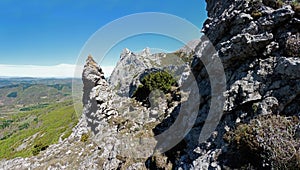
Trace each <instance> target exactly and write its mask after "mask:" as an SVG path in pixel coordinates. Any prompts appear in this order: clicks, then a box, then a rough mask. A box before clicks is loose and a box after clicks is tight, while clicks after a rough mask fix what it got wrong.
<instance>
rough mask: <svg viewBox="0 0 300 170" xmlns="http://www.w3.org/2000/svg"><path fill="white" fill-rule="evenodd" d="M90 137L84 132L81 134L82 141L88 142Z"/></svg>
mask: <svg viewBox="0 0 300 170" xmlns="http://www.w3.org/2000/svg"><path fill="white" fill-rule="evenodd" d="M88 139H89V134H87V133H84V134H82V135H81V138H80V141H81V142H87V141H88Z"/></svg>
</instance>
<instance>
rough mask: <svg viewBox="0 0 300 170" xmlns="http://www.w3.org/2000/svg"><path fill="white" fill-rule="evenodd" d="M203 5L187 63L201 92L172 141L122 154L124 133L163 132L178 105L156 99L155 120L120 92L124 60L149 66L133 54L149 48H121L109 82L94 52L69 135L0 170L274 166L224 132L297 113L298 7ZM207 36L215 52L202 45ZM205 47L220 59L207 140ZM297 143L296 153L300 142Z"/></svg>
mask: <svg viewBox="0 0 300 170" xmlns="http://www.w3.org/2000/svg"><path fill="white" fill-rule="evenodd" d="M207 11H208V17H209V18H208V19H207V21H206V22H205V24H204V27H203V32H204V34H205V36H206V37H207V38H206V37H203V38H202V39H201V41H200V42H199V44H198V45H197V46H196V47H195V50H193V52H192V54H189V55H191V56H193V60H192V62H191V67H192V71H193V75H194V77H195V79H196V81H197V84H198V86H199V94H200V95H201V100H200V101H201V103H200V107H199V108H200V109H199V112H198V116H197V118H196V121H195V124H194V125H193V128H192V129H191V131H190V132H189V133H188V134H187V135H186V136H185V138H184V139H183V140H182V141H181V142H180V143H179V144H178V145H176V146H175V147H173V148H172V149H171V150H169V151H167V152H166V153H164V154H161V153H156V152H154V153H153V155H152V156H151V157H142V158H141V157H135V156H132V153H130V149H128V151H129V154H127V155H126V154H125V155H124V153H127V152H123V150H120V147H119V146H121V149H122V148H123V149H124V148H130V146H127V145H131V144H135V143H134V142H132V140H131V141H130V140H129V142H124V139H125V140H127V139H132V138H130V137H126V136H135V137H138V138H139V139H140V137H141V136H142V137H149V136H154V135H156V134H155V133H161V132H163V131H165V129H166V128H168V127H170V126H171V124H172V123H173V122H174V120H175V119H176V118H177V116H178V115H177V114H178V107H176V106H178V105H180V103H179V102H175V103H174V106H173V107H170V108H168V106H167V104H163V103H162V104H161V107H162V108H159V109H158V110H156V111H157V112H160V111H162V110H163V112H162V113H161V115H163V116H161V117H160V118H159V119H157V118H158V117H155V118H151V117H150V115H151V114H152V115H157V113H156V114H153V113H151V112H153V109H149V108H147V107H144V106H142V104H141V103H139V102H136V101H135V100H134V99H130V98H126V96H127V95H128V96H129V91H130V89H129V88H130V84H132V80H135V79H134V78H131V77H130V76H134V74H130V75H129V74H128V72H129V70H130V65H127V64H128V62H129V63H132V62H133V61H136V62H133V63H135V64H136V65H138V66H139V67H134V68H135V69H137V70H136V71H137V72H144V70H145V69H147V68H148V67H153V65H148V66H147V62H139V60H138V59H137V58H136V56H138V58H139V59H141V56H144V57H145V56H149V52H148V51H147V50H145V51H144V52H143V53H142V54H140V55H135V54H133V53H132V52H130V51H129V50H124V52H123V53H122V55H121V59H120V62H119V64H118V66H120V67H119V73H118V69H117V70H115V71H114V73H113V74H112V77H111V79H110V81H109V82H110V83H111V84H113V85H114V87H110V86H109V83H108V82H107V81H106V80H105V79H104V76H103V72H102V70H101V68H99V67H98V65H97V64H96V62H95V61H94V60H93V59H92V57H89V58H88V59H87V64H86V65H85V68H84V71H83V82H84V96H83V103H84V114H83V116H82V118H81V120H80V122H79V124H78V125H77V126H76V127H75V128H74V130H73V133H72V134H71V136H70V137H69V138H68V139H66V140H64V141H61V142H60V143H59V144H57V145H53V146H50V147H49V148H48V149H47V150H46V151H45V152H42V153H41V154H40V155H38V156H36V157H32V158H17V159H13V160H8V161H1V162H0V169H1V168H2V169H27V168H32V169H40V168H42V169H43V168H44V169H70V168H72V169H74V168H75V169H234V168H236V169H240V168H242V167H243V168H246V169H247V168H248V169H259V168H265V169H272V168H273V169H276V167H274V166H272V165H273V164H272V163H270V162H268V160H259V159H261V158H257V159H258V161H257V160H254V161H253V160H252V161H251V160H247V158H245V157H243V155H242V154H240V153H239V152H240V151H239V150H238V149H237V148H235V147H233V146H232V145H231V144H230V143H228V142H227V141H226V140H225V139H224V136H226V134H227V133H229V132H235V129H237V128H238V126H239V125H241V124H248V123H249V122H251V123H250V124H253V123H252V122H253V121H256V117H259V116H263V115H268V116H272V115H276V116H279V117H283V118H285V117H290V116H293V117H296V118H297V117H299V116H300V105H299V102H300V98H299V96H300V77H299V74H298V73H299V72H300V59H299V49H298V46H299V42H300V41H299V40H300V38H299V36H300V35H299V23H300V22H299V21H300V20H299V10H297V8H296V7H295V5H292V3H291V1H283V3H282V4H281V5H280V4H278V3H277V1H275V0H274V1H272V0H263V1H258V0H257V1H256V0H254V1H247V0H237V1H229V0H224V1H219V0H209V1H208V0H207ZM210 42H211V43H212V44H213V46H214V47H215V50H216V51H215V50H210V48H211V46H207V44H209V43H210ZM207 54H209V56H215V55H216V54H217V55H218V56H219V57H220V59H221V61H222V63H223V66H224V72H225V75H226V91H225V92H224V97H225V103H224V107H223V114H222V119H221V120H220V122H219V123H218V127H217V128H216V130H215V131H214V132H213V133H212V134H211V136H210V138H209V139H208V140H207V141H205V142H203V143H199V142H198V137H199V134H200V132H201V130H202V128H203V125H204V124H205V122H206V118H207V116H208V113H209V109H211V108H210V107H211V106H210V102H211V98H212V96H211V89H212V88H211V87H210V86H211V81H210V79H209V78H210V77H209V75H208V73H207V70H206V65H204V63H203V62H202V60H203V56H205V55H207ZM126 63H127V64H126ZM149 63H150V64H151V62H150V60H149V62H148V64H149ZM140 68H142V69H141V70H138V69H140ZM120 70H125V71H124V73H121V72H120ZM122 74H125V75H122ZM119 76H125V77H128V79H127V80H126V81H125V82H122V83H121V85H125V86H122V87H121V86H120V87H118V83H117V82H118V81H119V80H120V79H119ZM116 86H117V87H118V88H117V89H114V88H115V87H116ZM201 87H202V88H201ZM203 87H204V88H203ZM114 90H118V93H117V94H115V93H113V91H114ZM120 94H121V95H120ZM122 95H124V96H125V98H126V99H125V98H124V96H122ZM162 101H163V100H162ZM181 102H182V103H183V102H184V101H181ZM163 107H164V109H163ZM165 110H168V111H165ZM141 115H143V116H141ZM276 116H275V117H276ZM283 118H281V119H279V120H284V119H283ZM296 118H295V120H296V125H299V120H297V119H296ZM257 121H258V122H262V121H263V120H262V119H258V120H257ZM256 124H258V126H259V124H260V123H256ZM89 129H91V130H89ZM93 132H95V134H96V135H93ZM294 133H295V134H297V133H296V132H294ZM83 134H88V135H89V136H90V137H89V138H88V139H87V141H85V142H83V141H81V139H82V136H83ZM124 135H125V138H124ZM293 138H296V139H297V137H296V136H295V137H294V136H293ZM274 139H275V138H274ZM133 141H134V140H133ZM154 142H157V141H154ZM133 146H135V145H133ZM141 149H145V148H141ZM152 149H153V148H152ZM295 149H296V151H298V152H299V147H298V148H297V147H295ZM141 152H142V151H141ZM149 152H150V153H151V151H149ZM232 153H233V154H232ZM130 155H131V156H130ZM233 159H236V161H233ZM287 161H289V160H287ZM255 163H257V164H255Z"/></svg>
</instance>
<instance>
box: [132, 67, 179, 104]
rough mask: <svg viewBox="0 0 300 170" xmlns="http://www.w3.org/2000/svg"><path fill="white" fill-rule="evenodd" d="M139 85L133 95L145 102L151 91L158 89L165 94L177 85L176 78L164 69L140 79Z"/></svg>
mask: <svg viewBox="0 0 300 170" xmlns="http://www.w3.org/2000/svg"><path fill="white" fill-rule="evenodd" d="M141 83H142V84H141V85H139V87H138V88H137V90H136V91H135V92H134V95H133V97H135V98H136V99H137V100H138V101H143V102H145V101H146V100H148V96H149V94H150V93H151V91H154V90H159V91H162V92H163V93H165V94H167V93H170V92H172V87H174V86H177V82H176V80H175V79H174V78H173V77H172V75H170V74H169V73H167V72H165V71H157V72H152V73H150V74H148V75H146V76H145V77H143V78H142V80H141Z"/></svg>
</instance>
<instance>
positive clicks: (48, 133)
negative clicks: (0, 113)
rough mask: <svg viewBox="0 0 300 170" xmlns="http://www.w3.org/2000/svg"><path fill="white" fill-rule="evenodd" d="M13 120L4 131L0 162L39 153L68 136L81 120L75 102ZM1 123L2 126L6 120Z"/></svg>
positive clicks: (26, 113) (16, 115)
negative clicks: (0, 160) (75, 108)
mask: <svg viewBox="0 0 300 170" xmlns="http://www.w3.org/2000/svg"><path fill="white" fill-rule="evenodd" d="M10 120H11V121H12V123H11V124H10V125H9V127H6V128H4V129H2V130H1V132H2V133H3V134H2V139H1V140H0V146H1V147H0V159H3V158H6V159H11V158H15V157H28V156H32V155H35V154H38V153H39V151H41V150H44V149H46V148H47V147H48V146H49V145H51V144H54V143H57V142H58V140H59V138H62V139H64V138H66V137H68V136H69V135H70V133H71V130H72V128H73V127H74V126H75V125H76V124H77V122H78V117H77V115H76V113H75V110H74V107H73V103H72V102H71V101H65V102H60V103H56V104H52V105H49V106H48V107H46V108H42V109H36V110H33V111H27V112H20V113H18V114H15V115H13V116H12V117H11V119H10ZM1 121H2V124H3V121H5V120H1ZM1 121H0V122H1ZM0 124H1V123H0ZM5 136H7V137H5Z"/></svg>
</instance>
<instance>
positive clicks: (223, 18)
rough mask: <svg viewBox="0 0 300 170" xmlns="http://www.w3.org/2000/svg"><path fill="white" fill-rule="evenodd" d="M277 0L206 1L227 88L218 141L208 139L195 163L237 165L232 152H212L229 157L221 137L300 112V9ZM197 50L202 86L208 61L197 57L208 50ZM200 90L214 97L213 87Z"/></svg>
mask: <svg viewBox="0 0 300 170" xmlns="http://www.w3.org/2000/svg"><path fill="white" fill-rule="evenodd" d="M275 2H277V1H262V2H261V1H255V0H254V1H244V0H238V1H229V0H228V1H227V0H225V1H219V0H209V1H208V0H207V10H208V17H209V18H208V19H207V21H206V22H205V24H204V28H203V32H204V33H205V35H206V36H207V37H208V38H209V39H210V41H211V42H212V43H213V44H214V46H215V49H216V51H217V53H218V55H219V57H220V59H221V60H222V63H223V66H224V71H225V74H226V79H227V87H226V88H227V90H226V91H225V97H226V101H225V103H224V116H223V118H222V120H221V122H220V123H219V126H218V128H217V129H216V133H217V134H218V135H216V136H215V137H214V135H212V139H211V140H212V141H213V142H208V143H207V144H209V146H210V147H200V148H202V149H203V150H202V151H201V153H200V154H201V156H200V157H198V158H196V159H195V161H193V165H194V167H196V166H199V165H201V164H203V165H205V166H206V168H221V167H222V168H224V167H227V168H230V167H235V168H238V167H239V166H240V165H233V164H232V163H229V162H230V161H229V159H231V158H229V156H228V155H227V156H220V157H219V156H216V155H215V154H216V153H212V151H216V152H217V155H218V154H220V153H222V154H223V155H226V152H227V151H228V145H227V144H225V143H224V141H223V139H222V138H223V135H224V133H225V131H231V130H232V129H234V128H235V127H236V126H237V125H239V124H240V123H247V122H248V121H249V120H251V119H253V118H254V117H255V116H257V115H265V114H281V115H284V116H291V115H295V116H298V117H299V116H300V105H299V100H300V88H299V87H300V86H299V83H300V79H299V76H297V75H296V74H297V73H299V71H300V63H299V56H300V54H299V51H298V50H297V49H298V48H291V47H292V46H295V45H296V44H299V42H300V39H299V13H297V11H296V10H295V7H292V6H291V5H290V4H291V3H290V1H283V3H282V4H281V5H279V6H278V4H277V5H276V4H275V5H274V4H272V3H275ZM296 37H297V38H296ZM200 46H201V44H200V45H199V47H200ZM291 49H292V50H291ZM196 51H198V52H200V53H198V55H197V57H196V58H195V60H194V63H193V69H194V74H195V75H196V76H198V77H197V80H198V83H199V85H206V84H209V80H208V78H207V77H206V76H205V74H203V72H205V68H204V65H203V63H201V62H200V60H196V59H197V58H201V54H203V53H201V51H203V49H201V48H198V50H196ZM291 51H293V52H291ZM199 54H200V55H199ZM200 88H201V87H200ZM200 93H201V95H202V96H209V92H208V91H201V90H200ZM204 99H207V98H205V97H204ZM206 102H207V103H209V100H206ZM200 110H201V109H200ZM207 112H208V110H205V111H204V112H203V113H207ZM200 121H201V120H199V122H200ZM212 145H213V147H211V146H212ZM213 155H214V156H213ZM211 157H213V158H215V157H217V159H210V158H211ZM218 157H219V158H218ZM238 157H239V156H238ZM208 158H209V159H208ZM234 159H237V157H235V158H234ZM207 160H209V161H207ZM239 160H240V159H239ZM236 162H238V161H236ZM236 162H235V163H236ZM256 166H258V167H262V166H264V165H256ZM206 168H205V169H206ZM265 168H267V165H266V167H265ZM269 168H270V167H269Z"/></svg>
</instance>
